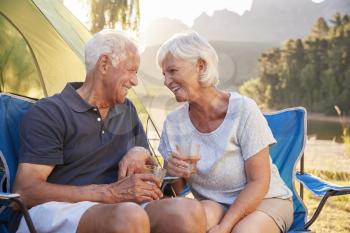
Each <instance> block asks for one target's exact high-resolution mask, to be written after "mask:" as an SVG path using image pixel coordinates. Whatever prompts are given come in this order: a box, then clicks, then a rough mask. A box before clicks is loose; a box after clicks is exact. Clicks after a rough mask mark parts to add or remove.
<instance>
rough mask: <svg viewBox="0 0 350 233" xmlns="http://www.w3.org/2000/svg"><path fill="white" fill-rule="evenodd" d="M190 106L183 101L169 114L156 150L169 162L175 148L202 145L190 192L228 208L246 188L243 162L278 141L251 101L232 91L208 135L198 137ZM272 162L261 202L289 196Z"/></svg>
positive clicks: (200, 134) (199, 134)
mask: <svg viewBox="0 0 350 233" xmlns="http://www.w3.org/2000/svg"><path fill="white" fill-rule="evenodd" d="M188 107H189V104H188V103H185V104H184V105H182V106H181V107H179V108H178V109H177V110H175V111H174V112H172V113H170V114H169V115H168V116H167V118H166V120H165V122H164V126H163V132H162V136H161V139H160V144H159V148H158V150H159V152H160V153H161V154H162V156H163V157H164V159H167V158H168V157H169V156H170V155H171V152H172V151H175V150H176V145H177V144H181V143H198V144H200V156H201V159H200V160H199V161H198V163H197V173H196V174H194V175H193V176H191V178H189V179H188V183H189V185H190V188H191V191H192V193H193V194H194V196H195V197H197V198H206V199H210V200H214V201H216V202H220V203H224V204H232V203H233V202H234V201H235V199H236V198H237V196H238V195H239V193H240V192H241V191H242V190H243V189H244V187H245V185H246V184H247V177H246V173H245V168H244V162H245V161H246V160H248V159H249V158H250V157H252V156H254V155H256V154H257V153H258V152H260V151H261V150H263V149H264V148H265V147H267V146H269V145H271V144H273V143H275V142H276V140H275V138H274V137H273V135H272V132H271V130H270V128H269V126H268V124H267V121H266V119H265V117H264V116H263V114H262V113H261V111H260V109H259V108H258V106H257V105H256V103H255V101H254V100H252V99H250V98H248V97H245V96H242V95H240V94H238V93H236V92H230V98H229V104H228V110H227V113H226V116H225V119H224V121H223V122H222V123H221V125H220V126H219V127H218V128H217V129H215V130H214V131H212V132H210V133H201V132H199V131H198V130H197V129H196V128H195V127H194V126H193V124H192V122H191V120H190V117H189V113H188ZM270 163H271V179H270V187H269V190H268V192H267V194H266V196H265V198H271V197H278V198H282V199H287V198H290V197H291V196H292V192H291V191H290V190H289V188H288V187H287V186H286V185H285V184H284V182H283V180H282V179H281V177H280V175H279V172H278V170H277V168H276V166H275V165H274V164H273V163H272V161H271V158H270Z"/></svg>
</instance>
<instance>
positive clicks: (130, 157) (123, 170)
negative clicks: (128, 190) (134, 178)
mask: <svg viewBox="0 0 350 233" xmlns="http://www.w3.org/2000/svg"><path fill="white" fill-rule="evenodd" d="M146 164H148V165H156V162H155V161H154V159H153V157H152V156H151V154H150V152H149V151H148V150H147V149H145V148H143V147H139V146H136V147H133V148H131V149H130V150H129V151H128V153H127V154H126V155H124V157H123V159H122V160H121V161H120V162H119V169H118V180H120V179H122V178H124V177H126V176H129V175H132V174H135V173H141V172H142V170H143V168H144V165H146Z"/></svg>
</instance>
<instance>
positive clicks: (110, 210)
mask: <svg viewBox="0 0 350 233" xmlns="http://www.w3.org/2000/svg"><path fill="white" fill-rule="evenodd" d="M77 232H78V233H90V232H110V233H126V232H136V233H149V232H150V223H149V218H148V215H147V213H146V211H145V210H144V209H143V208H141V207H140V206H139V205H137V204H135V203H131V202H125V203H119V204H100V205H96V206H93V207H91V208H90V209H89V210H87V211H86V213H84V215H83V217H82V219H81V221H80V223H79V226H78V230H77Z"/></svg>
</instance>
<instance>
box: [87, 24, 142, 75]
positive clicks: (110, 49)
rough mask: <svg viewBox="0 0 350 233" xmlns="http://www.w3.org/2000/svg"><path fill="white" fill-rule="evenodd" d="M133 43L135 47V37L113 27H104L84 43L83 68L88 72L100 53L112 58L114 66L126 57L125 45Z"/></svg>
mask: <svg viewBox="0 0 350 233" xmlns="http://www.w3.org/2000/svg"><path fill="white" fill-rule="evenodd" d="M130 45H133V46H135V48H136V49H137V48H138V46H137V43H136V41H135V39H133V38H131V37H130V36H128V35H126V34H125V33H123V32H118V31H116V30H113V29H104V30H102V31H100V32H98V33H96V34H95V35H94V36H93V37H92V38H91V39H90V40H88V42H87V43H86V44H85V69H86V73H89V72H90V71H91V70H92V69H93V68H94V67H95V65H96V63H97V61H98V59H99V58H100V56H101V55H103V54H105V55H108V57H109V58H110V59H111V60H112V65H113V66H114V67H115V66H117V65H118V63H119V62H120V61H122V60H123V59H125V58H126V57H127V53H128V50H127V48H126V47H127V46H130Z"/></svg>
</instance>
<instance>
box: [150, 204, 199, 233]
mask: <svg viewBox="0 0 350 233" xmlns="http://www.w3.org/2000/svg"><path fill="white" fill-rule="evenodd" d="M150 209H151V211H150ZM147 212H148V213H149V214H150V218H151V226H152V232H153V231H154V232H179V233H187V232H188V233H190V232H191V233H197V232H205V230H206V216H205V211H204V208H203V206H202V205H201V204H200V202H198V201H196V200H193V199H188V198H174V199H165V200H161V201H159V203H155V205H153V206H150V207H148V208H147ZM152 215H153V216H152ZM152 218H153V219H152Z"/></svg>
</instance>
